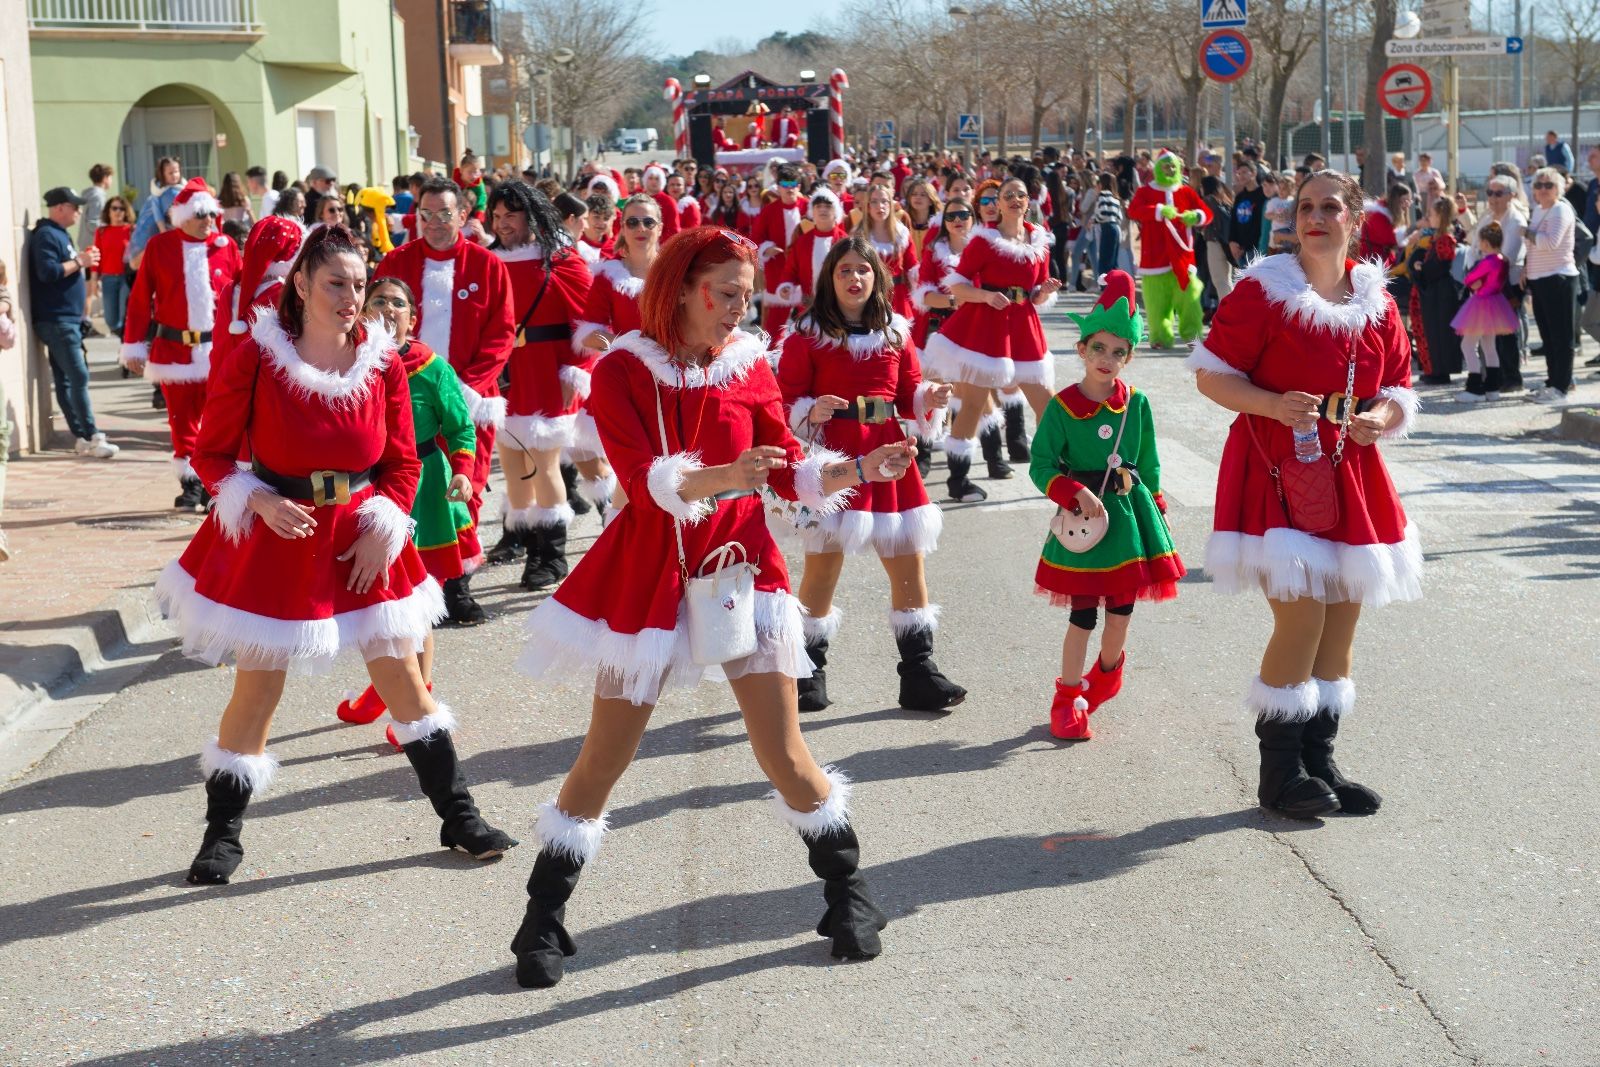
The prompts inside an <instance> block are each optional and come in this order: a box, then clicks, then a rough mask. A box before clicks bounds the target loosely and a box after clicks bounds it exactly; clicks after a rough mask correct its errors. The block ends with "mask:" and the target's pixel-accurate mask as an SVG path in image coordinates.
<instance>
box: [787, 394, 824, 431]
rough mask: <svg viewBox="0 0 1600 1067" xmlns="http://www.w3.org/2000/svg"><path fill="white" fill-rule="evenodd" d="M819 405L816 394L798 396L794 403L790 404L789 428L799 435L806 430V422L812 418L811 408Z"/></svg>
mask: <svg viewBox="0 0 1600 1067" xmlns="http://www.w3.org/2000/svg"><path fill="white" fill-rule="evenodd" d="M816 406H817V398H816V397H814V396H797V397H795V398H794V403H793V404H790V405H789V428H790V429H791V430H793V431H794V432H795V434H796V436H798V435H799V434H801V433H803V432H805V428H806V423H807V422H808V421H809V420H810V418H811V409H812V408H814V407H816Z"/></svg>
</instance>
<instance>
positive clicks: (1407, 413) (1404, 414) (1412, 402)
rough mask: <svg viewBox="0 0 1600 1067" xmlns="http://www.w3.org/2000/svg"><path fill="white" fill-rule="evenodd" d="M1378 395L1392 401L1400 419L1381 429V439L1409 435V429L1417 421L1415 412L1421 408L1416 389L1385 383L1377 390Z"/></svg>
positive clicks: (1420, 400)
mask: <svg viewBox="0 0 1600 1067" xmlns="http://www.w3.org/2000/svg"><path fill="white" fill-rule="evenodd" d="M1378 396H1380V397H1382V398H1383V399H1384V400H1389V401H1393V402H1394V404H1395V406H1396V407H1398V408H1399V409H1400V411H1401V419H1400V421H1399V422H1397V423H1395V424H1394V425H1393V426H1391V427H1389V429H1387V430H1385V431H1383V435H1382V436H1383V439H1384V440H1386V441H1387V440H1390V439H1392V438H1398V437H1409V436H1411V429H1412V427H1413V426H1414V425H1415V424H1416V421H1417V412H1418V411H1419V410H1421V408H1422V398H1421V397H1419V396H1418V395H1417V391H1416V390H1415V389H1407V388H1405V387H1404V386H1398V385H1386V386H1384V387H1383V388H1382V389H1379V390H1378Z"/></svg>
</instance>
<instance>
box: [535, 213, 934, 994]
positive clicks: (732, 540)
mask: <svg viewBox="0 0 1600 1067" xmlns="http://www.w3.org/2000/svg"><path fill="white" fill-rule="evenodd" d="M756 254H757V253H756V248H755V247H754V246H753V245H752V244H751V243H750V242H749V241H748V240H747V239H746V238H744V237H741V236H740V235H739V234H736V233H734V232H732V231H730V230H723V229H717V228H714V227H709V226H706V227H701V228H699V229H696V230H689V231H686V232H685V233H684V234H682V235H680V236H679V237H678V238H677V239H675V240H674V241H672V242H671V243H670V244H668V245H667V246H666V247H665V248H664V249H663V250H662V253H661V259H660V261H658V262H657V264H656V266H655V268H654V269H653V270H652V271H651V274H650V278H649V280H648V281H647V282H646V285H645V292H644V297H643V302H642V303H643V309H644V329H643V330H642V331H640V332H635V333H630V334H626V335H624V336H622V337H619V338H617V341H616V344H615V345H614V346H613V347H612V349H611V351H610V352H609V353H608V354H607V356H606V358H605V359H603V360H601V361H600V365H599V366H598V367H597V368H596V369H595V373H594V387H593V388H594V391H593V398H594V399H595V400H596V401H597V403H596V404H595V409H594V410H595V416H596V418H597V419H598V421H599V424H600V435H601V438H602V440H604V442H605V448H606V454H607V455H608V456H610V457H611V459H612V461H613V462H614V463H615V464H616V467H617V471H618V475H619V477H620V478H621V479H622V481H623V482H624V483H625V484H626V485H627V486H628V490H629V498H630V500H631V501H632V502H631V503H630V504H629V506H628V507H627V508H626V509H625V510H624V511H623V512H622V514H621V515H620V516H619V517H618V518H617V520H616V521H615V522H614V523H612V524H611V525H610V526H608V527H607V528H606V529H605V531H604V532H603V533H602V534H601V535H600V539H599V540H598V541H596V542H595V544H594V547H592V548H591V549H590V550H589V551H588V553H587V554H586V555H585V556H584V558H583V559H582V561H580V562H579V563H578V565H577V566H576V567H574V568H573V570H572V574H571V575H570V576H569V577H568V578H567V580H566V581H565V582H563V583H562V584H561V586H560V588H558V589H557V590H556V592H555V593H554V594H553V595H552V596H551V597H550V599H548V600H546V601H545V602H544V603H543V604H540V605H539V607H537V608H536V609H535V610H534V612H533V614H532V615H531V616H530V617H529V619H528V631H529V638H528V642H527V646H526V648H525V650H524V652H523V655H522V660H521V664H520V666H521V667H522V668H523V669H524V670H525V671H527V672H528V673H529V674H531V675H532V676H534V677H535V678H540V679H545V680H548V681H550V682H552V683H565V682H567V681H570V680H571V679H572V678H573V677H574V676H581V675H582V674H583V673H585V672H596V673H597V677H596V684H595V695H594V711H593V718H592V720H591V724H590V728H589V733H588V736H587V737H585V738H584V742H583V751H582V752H581V753H580V754H579V756H578V759H577V762H576V763H575V764H574V765H573V768H572V770H571V771H569V772H568V774H567V778H566V781H565V782H563V783H562V786H561V791H560V793H559V794H558V795H557V796H556V797H555V798H553V799H552V800H550V801H549V802H547V803H546V804H544V805H543V806H542V807H541V808H540V810H539V818H538V822H537V826H536V831H535V832H536V834H537V836H538V838H539V842H540V851H539V857H538V859H537V860H536V861H535V863H534V866H533V874H532V876H531V877H530V878H529V879H528V906H527V911H526V914H525V916H524V918H523V920H522V926H521V928H520V929H519V930H518V931H517V934H516V938H515V940H513V941H512V951H513V952H515V953H516V956H517V981H518V983H519V984H521V985H523V986H530V987H545V986H552V985H554V984H555V983H556V982H558V981H560V980H561V977H562V972H563V961H564V958H565V957H566V956H570V955H572V954H573V953H574V952H575V951H576V949H575V946H574V944H573V941H572V938H571V937H570V936H569V935H568V933H567V930H566V927H565V925H564V921H565V911H566V903H567V900H568V898H569V897H570V896H571V895H572V892H573V890H574V889H575V888H576V887H577V882H578V876H579V874H580V872H581V871H582V869H583V867H584V865H585V864H586V863H587V862H588V861H589V860H591V859H593V858H594V855H595V852H596V851H597V850H598V849H599V847H600V841H601V837H602V836H603V834H604V833H605V830H606V812H605V807H606V800H607V798H608V797H609V796H610V793H611V789H612V787H613V786H614V785H615V784H616V782H617V780H618V779H619V778H620V777H621V776H622V773H623V771H625V770H626V769H627V767H628V764H629V762H631V760H632V759H633V754H634V752H635V751H636V750H637V748H638V745H639V741H640V738H641V737H642V736H643V734H644V730H645V726H646V725H647V723H648V722H649V719H650V713H651V711H652V709H653V708H654V705H655V704H656V703H657V701H658V700H659V699H660V696H661V692H662V690H663V689H664V688H665V687H667V686H669V685H671V686H693V685H694V684H695V683H697V682H698V681H699V680H700V679H701V678H702V677H703V676H704V675H705V674H706V673H707V671H708V668H709V665H708V664H703V663H697V662H695V660H694V657H693V656H692V654H691V636H690V626H689V623H688V621H687V616H686V615H685V614H684V611H685V608H684V604H683V600H684V595H685V589H686V584H685V577H684V576H685V574H686V573H688V574H696V573H698V572H699V571H700V570H701V567H702V562H703V561H706V560H707V559H708V558H709V557H712V556H713V555H714V554H717V553H719V552H720V551H722V550H724V549H727V551H729V552H731V553H733V554H734V555H737V554H739V553H742V554H743V557H744V558H745V559H747V560H749V561H750V562H751V563H753V564H755V565H756V567H757V568H758V570H757V571H756V573H755V575H754V579H753V581H754V593H753V598H754V634H753V637H752V638H751V641H752V643H753V647H754V650H753V651H751V652H749V653H748V654H745V655H741V656H739V657H737V658H735V659H731V660H729V661H727V662H725V663H722V664H720V668H719V669H720V672H721V675H722V676H723V677H724V678H726V679H728V680H729V684H730V686H731V687H732V689H733V694H734V697H735V699H736V700H737V701H738V703H739V706H740V708H741V709H742V710H743V712H744V715H745V724H746V730H747V732H748V734H749V737H750V744H751V747H752V748H753V749H754V751H755V754H756V759H757V762H758V763H759V764H760V766H761V767H762V768H763V769H764V770H766V772H767V774H768V777H769V778H770V779H771V781H772V784H773V786H774V787H775V788H774V791H773V793H772V802H773V805H774V809H775V811H776V812H777V814H778V816H779V817H780V818H781V819H782V820H783V821H784V822H786V823H788V824H789V825H791V826H793V827H795V828H796V829H798V830H799V831H800V834H801V836H802V837H803V838H804V839H805V841H806V843H807V845H808V847H809V849H810V859H811V868H812V870H813V871H815V872H816V873H817V875H818V876H819V877H820V878H822V879H823V880H824V882H825V886H824V894H823V895H824V897H825V899H826V900H827V902H828V908H827V911H826V912H825V913H824V915H823V917H822V921H821V922H820V923H819V924H818V926H817V931H818V933H820V934H821V935H823V936H824V937H831V938H832V939H833V948H832V951H833V954H834V956H836V957H847V958H855V959H860V958H870V957H872V956H876V955H878V953H879V952H880V951H881V944H880V942H879V938H878V931H879V930H881V929H882V928H883V926H884V925H885V920H884V918H883V916H882V915H881V914H880V913H879V912H878V909H877V908H876V907H874V906H873V904H872V901H871V898H870V897H868V895H867V890H866V883H865V880H864V879H863V878H862V876H861V873H860V871H859V869H858V866H857V864H858V859H857V858H858V855H859V848H860V846H859V844H858V843H857V840H856V835H855V830H854V829H853V827H852V826H851V821H850V813H849V806H848V802H849V794H850V785H849V780H848V779H847V778H846V777H845V776H844V775H843V774H841V773H839V772H838V771H835V770H832V769H831V768H830V769H824V768H821V767H818V766H817V764H816V761H815V760H813V759H812V757H811V753H810V752H809V751H808V749H807V748H806V744H805V740H804V738H802V736H801V734H800V726H799V714H798V711H797V709H796V695H795V679H796V678H802V677H806V676H808V675H809V674H810V673H811V662H810V660H809V659H807V658H806V652H805V637H804V634H803V632H802V622H801V608H800V604H799V602H798V601H797V600H796V599H795V598H794V597H793V596H791V595H790V593H789V580H788V571H787V569H786V567H785V565H784V560H783V554H782V553H781V552H779V551H778V548H777V545H776V544H774V542H773V540H772V535H771V533H769V532H768V530H767V524H766V513H765V508H764V507H763V505H762V500H761V496H760V495H759V493H758V492H757V490H758V488H759V487H760V486H761V485H763V484H766V485H769V486H771V488H772V489H773V490H775V491H776V492H777V493H778V495H780V496H782V497H784V498H785V499H789V500H798V501H799V502H800V503H802V504H805V505H806V506H808V507H810V508H812V509H813V510H815V511H816V512H819V513H822V514H827V513H829V512H832V511H836V510H838V509H839V508H840V507H842V506H844V504H845V502H846V500H847V499H848V496H849V494H850V492H851V490H852V488H853V487H856V486H860V485H862V483H863V482H867V481H871V482H881V481H894V480H896V479H898V478H900V477H902V476H903V475H904V474H905V472H906V468H907V467H908V466H909V465H910V461H911V455H910V451H909V449H908V448H907V446H906V445H905V444H904V443H902V442H895V443H890V444H885V445H882V446H880V447H878V448H876V449H874V450H873V451H871V452H870V453H868V454H867V455H866V456H865V457H863V458H861V459H859V460H857V459H850V458H848V457H846V456H843V455H841V454H840V453H837V452H831V451H828V450H826V449H824V450H819V451H815V452H813V453H811V454H810V455H807V454H806V453H805V452H804V450H803V449H802V448H801V445H800V442H799V441H797V440H795V438H794V435H793V434H791V433H790V432H789V428H788V426H787V425H786V423H785V420H784V411H783V399H782V397H781V395H780V394H779V391H778V383H777V381H776V380H775V379H774V378H773V375H772V370H771V367H770V365H769V364H768V362H767V352H766V348H765V346H764V345H763V344H762V342H761V341H760V340H758V339H757V338H755V337H751V336H749V335H746V334H744V333H742V332H740V331H739V329H738V324H739V322H740V321H741V320H742V319H743V318H744V314H745V311H746V310H747V309H748V307H749V303H750V297H751V292H752V289H753V286H754V280H755V266H756ZM680 544H681V546H682V548H681V551H680V548H679V545H680ZM680 556H681V559H682V563H681V564H680ZM742 645H743V642H741V646H742Z"/></svg>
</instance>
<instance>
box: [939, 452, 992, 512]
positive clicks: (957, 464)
mask: <svg viewBox="0 0 1600 1067" xmlns="http://www.w3.org/2000/svg"><path fill="white" fill-rule="evenodd" d="M976 451H977V441H975V440H973V439H971V438H968V439H966V440H963V439H961V438H959V437H951V438H948V439H946V441H945V443H944V462H945V466H946V467H948V468H949V469H950V478H949V480H948V481H947V482H946V485H948V487H949V491H950V499H951V500H955V501H959V502H960V503H963V504H970V503H975V502H977V501H979V500H987V499H989V494H988V493H986V492H984V491H983V490H982V489H980V488H978V487H977V486H976V485H974V484H973V483H972V479H971V478H970V477H969V475H970V474H971V473H972V454H973V453H974V452H976Z"/></svg>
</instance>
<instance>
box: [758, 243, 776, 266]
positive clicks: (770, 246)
mask: <svg viewBox="0 0 1600 1067" xmlns="http://www.w3.org/2000/svg"><path fill="white" fill-rule="evenodd" d="M782 251H783V249H781V248H779V247H778V246H777V244H775V243H774V242H772V241H762V242H761V244H760V245H759V246H758V247H757V248H756V258H757V259H759V260H760V261H761V262H763V263H765V262H766V261H767V260H768V259H771V258H772V257H773V256H775V255H777V254H778V253H779V252H782Z"/></svg>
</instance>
